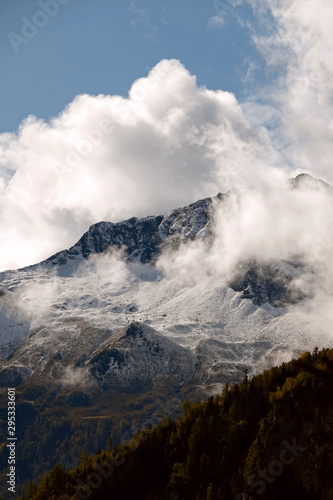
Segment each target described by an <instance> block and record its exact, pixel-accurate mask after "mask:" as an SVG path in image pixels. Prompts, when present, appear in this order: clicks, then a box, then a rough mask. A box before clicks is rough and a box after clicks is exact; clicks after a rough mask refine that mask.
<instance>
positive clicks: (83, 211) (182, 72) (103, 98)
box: [0, 60, 279, 269]
mask: <svg viewBox="0 0 333 500" xmlns="http://www.w3.org/2000/svg"><path fill="white" fill-rule="evenodd" d="M271 152H272V151H271V146H270V142H269V139H268V134H267V132H266V131H265V129H264V128H262V127H261V128H260V127H256V128H254V127H253V126H251V125H250V124H249V122H248V121H247V120H246V119H245V117H244V114H243V112H242V109H241V107H240V106H239V104H238V102H237V100H236V98H235V97H234V95H233V94H231V93H228V92H223V91H220V90H219V91H211V90H207V89H206V88H205V87H198V86H197V84H196V78H195V76H193V75H191V74H190V73H189V72H188V71H187V70H186V68H185V67H184V66H183V65H182V64H181V63H180V62H179V61H177V60H163V61H161V62H160V63H159V64H157V66H155V67H154V68H153V69H152V70H151V71H150V73H149V74H148V75H147V77H145V78H140V79H139V80H137V81H135V82H134V83H133V85H132V87H131V89H130V91H129V95H128V97H127V98H123V97H120V96H107V95H99V96H90V95H79V96H77V97H76V99H75V100H74V101H73V102H72V103H71V104H69V105H68V107H67V108H66V109H65V110H64V111H63V112H62V113H61V114H60V115H59V116H58V117H56V118H55V119H53V120H51V121H50V122H49V123H48V122H45V121H42V120H39V119H37V118H36V117H34V116H30V117H28V118H27V119H26V120H25V121H24V122H23V123H22V124H21V126H20V129H19V131H18V134H2V135H0V168H1V170H0V172H1V178H0V238H1V245H0V263H1V264H0V267H1V269H7V268H15V267H19V266H24V265H27V264H31V263H34V262H38V261H40V260H41V259H43V258H46V257H48V256H49V255H51V254H52V253H54V252H56V251H58V250H60V249H63V248H65V247H67V246H69V245H71V244H73V243H74V242H75V241H76V240H77V239H78V238H79V237H80V236H81V234H82V233H83V232H84V231H85V230H86V229H87V228H88V226H89V225H90V224H91V223H94V222H98V221H100V220H111V221H117V220H120V219H123V218H126V217H130V216H134V215H135V216H142V215H148V214H151V213H155V214H156V213H161V212H163V211H165V210H167V209H171V208H174V207H176V206H179V205H182V204H187V203H190V202H192V201H193V200H195V199H198V198H200V197H203V196H207V195H210V194H216V193H217V191H219V190H223V191H225V190H227V189H229V188H230V187H233V186H234V185H235V184H236V185H248V184H250V185H251V184H252V185H253V184H255V183H256V182H257V181H258V180H259V179H261V178H262V177H263V172H264V171H265V169H267V162H269V158H270V157H271ZM272 171H274V172H276V175H277V176H279V174H278V173H277V171H276V169H274V167H272Z"/></svg>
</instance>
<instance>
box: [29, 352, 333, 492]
mask: <svg viewBox="0 0 333 500" xmlns="http://www.w3.org/2000/svg"><path fill="white" fill-rule="evenodd" d="M332 390H333V350H332V349H324V350H322V351H319V352H318V350H315V351H314V352H313V353H308V352H305V353H304V354H303V355H302V356H301V357H300V358H299V359H297V360H293V361H291V362H289V363H284V364H282V365H281V366H279V367H275V368H271V369H270V370H267V371H265V372H264V373H262V374H260V375H258V376H255V377H253V378H252V379H251V380H249V378H248V377H247V374H246V373H245V375H244V379H243V381H242V382H241V383H240V384H235V385H233V386H231V387H229V386H226V387H225V389H224V391H223V393H222V394H221V395H220V396H216V397H214V398H213V397H212V398H210V399H208V400H207V401H204V402H200V403H195V404H192V405H191V404H189V403H185V404H183V414H182V417H181V418H179V419H178V420H176V421H173V420H172V419H170V418H169V419H165V420H163V421H161V422H160V423H159V424H158V425H157V426H156V427H155V428H146V429H145V430H142V431H141V432H140V433H139V434H137V435H136V436H135V438H134V439H133V440H132V441H131V442H129V443H127V444H122V445H120V446H117V447H113V446H112V443H110V446H109V450H106V451H101V452H99V453H98V454H97V455H96V456H87V454H85V453H82V455H81V465H80V466H79V467H77V468H76V469H73V470H70V471H68V472H66V471H65V470H64V469H63V467H62V466H61V465H57V466H56V467H54V468H53V469H52V470H51V472H50V473H49V474H47V475H45V476H44V477H43V478H42V480H41V482H40V484H39V485H38V486H36V485H34V484H32V483H30V484H29V487H28V488H27V489H26V491H25V492H24V493H23V495H22V496H21V499H27V498H30V499H33V500H49V499H52V500H57V499H83V498H90V499H92V500H93V499H115V500H128V499H130V498H135V499H136V500H141V499H142V500H153V499H156V500H157V499H158V500H160V499H161V500H162V499H175V500H176V499H177V500H229V499H237V500H241V499H243V500H244V499H256V498H261V499H263V500H266V499H267V500H281V499H282V498H283V499H284V500H288V499H290V500H291V499H292V500H295V499H302V500H306V499H312V500H313V499H316V500H321V499H322V500H329V499H332V498H333V476H332V470H333V439H332V438H333V396H332ZM41 460H42V457H41Z"/></svg>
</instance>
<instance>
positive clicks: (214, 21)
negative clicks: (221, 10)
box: [207, 15, 225, 30]
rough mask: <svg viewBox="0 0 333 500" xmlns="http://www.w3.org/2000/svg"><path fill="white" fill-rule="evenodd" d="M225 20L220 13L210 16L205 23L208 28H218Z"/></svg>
mask: <svg viewBox="0 0 333 500" xmlns="http://www.w3.org/2000/svg"><path fill="white" fill-rule="evenodd" d="M224 24H225V20H224V18H223V17H222V16H221V15H217V16H212V17H211V18H210V19H209V20H208V23H207V28H208V29H210V30H216V29H220V28H222V27H223V26H224Z"/></svg>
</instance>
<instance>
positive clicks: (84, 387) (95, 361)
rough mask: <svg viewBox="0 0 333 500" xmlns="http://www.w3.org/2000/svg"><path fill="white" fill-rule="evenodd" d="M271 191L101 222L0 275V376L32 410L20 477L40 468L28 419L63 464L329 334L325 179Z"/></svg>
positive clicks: (324, 342)
mask: <svg viewBox="0 0 333 500" xmlns="http://www.w3.org/2000/svg"><path fill="white" fill-rule="evenodd" d="M278 193H280V194H281V193H283V196H284V202H283V203H281V204H280V198H279V197H278V196H277V194H278ZM269 194H270V195H272V194H274V197H273V196H266V197H263V196H262V193H260V192H258V191H255V190H245V191H229V192H228V193H225V194H219V195H218V196H216V197H214V198H206V199H203V200H200V201H197V202H195V203H193V204H191V205H189V206H185V207H183V208H178V209H175V210H172V211H170V212H168V213H166V214H164V215H160V216H149V217H144V218H131V219H128V220H125V221H122V222H117V223H112V222H100V223H98V224H95V225H93V226H91V227H90V228H89V230H88V231H87V232H86V233H85V234H84V235H83V236H82V237H81V238H80V240H79V241H78V242H77V243H76V244H75V245H74V246H72V247H71V248H70V249H68V250H63V251H61V252H59V253H57V254H55V255H53V256H51V257H50V258H48V259H47V260H45V261H43V262H41V263H40V264H39V265H34V266H30V267H27V268H23V269H20V270H17V271H7V272H3V273H2V274H1V275H0V280H1V295H0V305H1V308H0V313H1V322H0V325H1V326H0V328H1V330H0V333H1V337H0V339H1V357H2V362H1V371H0V386H1V387H2V388H3V390H5V388H6V387H8V386H15V387H17V391H18V394H19V401H20V403H19V405H21V411H22V412H24V414H25V415H26V416H29V418H27V419H26V421H25V423H22V426H23V427H22V432H23V433H24V434H23V435H24V436H25V437H22V440H21V444H20V445H19V446H21V449H20V454H21V455H20V456H21V457H22V464H24V465H23V466H22V472H21V480H22V481H23V480H24V478H26V477H33V476H34V477H37V476H38V474H40V473H42V472H43V470H42V467H41V465H40V464H37V463H36V462H35V461H34V459H33V450H34V449H35V447H36V446H39V448H40V446H41V444H38V442H35V444H33V443H32V444H30V445H28V443H30V442H31V433H32V432H34V429H35V431H36V429H37V427H36V426H39V427H40V429H41V435H43V438H42V442H43V446H44V448H43V449H45V450H46V448H47V449H49V450H54V446H55V443H57V442H58V440H59V439H60V440H62V441H61V442H62V445H61V446H60V441H59V446H58V445H57V446H56V447H57V448H58V451H56V452H55V453H54V452H52V453H51V452H50V451H48V452H46V451H45V453H46V456H47V457H48V461H49V463H50V464H53V463H55V462H56V461H59V459H60V458H61V457H62V459H63V460H65V463H67V464H68V466H72V465H73V464H74V465H75V464H76V463H77V459H78V455H79V452H78V450H79V449H80V443H81V445H82V443H85V447H86V448H87V449H88V451H89V450H91V451H94V449H95V447H96V446H100V447H101V446H105V442H106V441H107V439H108V435H109V434H111V435H112V436H113V439H114V440H115V441H116V442H119V441H121V440H123V439H125V438H127V437H129V436H131V435H132V434H133V433H134V432H135V431H136V430H137V429H139V428H140V427H142V426H144V425H147V424H151V423H154V422H157V421H158V419H159V416H160V415H161V414H163V413H164V414H177V413H178V412H179V411H180V404H181V402H182V401H185V400H190V401H196V400H198V399H201V398H203V397H205V396H207V395H211V394H213V395H215V394H217V393H219V392H220V391H221V390H222V388H223V387H224V385H225V383H226V382H237V381H238V380H240V379H241V378H242V377H243V373H244V372H245V370H246V371H247V373H248V374H250V375H252V374H255V373H258V372H259V371H260V370H262V369H264V368H267V367H270V366H272V365H274V364H276V363H279V362H282V361H288V360H289V359H291V358H292V357H293V356H297V355H300V354H301V353H302V352H303V351H304V349H305V348H306V349H308V350H312V349H314V347H315V346H319V347H324V346H325V347H327V346H331V345H332V334H331V323H330V315H331V310H332V309H331V295H330V293H329V288H328V287H329V285H330V279H331V274H330V268H329V260H328V257H329V255H330V240H329V239H325V238H324V234H325V229H326V225H324V226H322V227H321V226H318V224H317V222H318V220H319V218H317V214H316V213H317V210H321V211H322V210H323V208H324V207H325V208H326V209H327V216H328V218H329V217H330V215H331V214H330V212H329V210H331V208H332V189H331V188H330V187H329V186H327V185H326V184H325V183H323V182H321V181H317V180H315V179H313V178H311V177H309V176H306V177H304V176H298V177H297V178H295V179H291V180H290V182H288V183H287V184H282V185H280V186H277V187H276V189H275V191H274V192H271V193H269ZM289 206H292V207H293V208H299V209H301V208H302V210H303V214H306V216H307V218H306V220H304V221H303V219H300V218H299V217H298V216H297V210H296V211H295V212H289ZM254 207H256V209H254ZM277 207H278V208H279V209H280V210H279V215H280V217H281V218H282V220H280V219H274V221H275V226H274V227H271V225H270V223H271V221H272V218H274V217H277V215H278V214H277V212H276V210H277ZM269 208H270V209H272V211H269V210H268V209H269ZM253 214H255V215H256V217H255V219H256V220H254V218H253ZM283 218H284V219H283ZM264 236H265V238H266V239H265V238H264ZM305 236H306V238H305ZM327 236H328V237H329V235H327ZM302 238H303V239H302ZM319 250H320V251H319ZM73 408H75V415H74V414H72V409H73ZM96 415H98V418H96ZM50 422H53V423H52V425H53V426H54V432H52V433H51V434H50V433H48V431H47V428H48V426H49V425H50ZM56 422H58V423H56ZM73 425H76V426H77V429H78V430H77V431H76V432H75V435H74V437H73V436H72V433H71V432H70V431H68V429H67V428H68V426H69V427H71V426H73ZM58 426H60V428H58ZM87 426H88V427H87ZM96 426H97V427H96ZM65 429H67V430H66V431H65ZM87 429H89V432H88V434H89V435H91V436H96V435H97V436H98V438H97V439H99V440H100V441H99V444H98V441H96V438H94V439H93V440H92V442H90V441H89V439H90V438H88V437H87ZM64 433H65V434H64ZM96 433H97V434H96ZM56 436H58V437H56ZM71 436H72V437H71ZM84 436H86V437H84ZM71 439H72V444H70V443H71V441H70V440H71ZM73 439H74V444H73ZM96 443H97V444H96ZM103 443H104V444H103ZM36 449H37V448H36ZM65 456H66V457H67V458H66V459H65V458H64V457H65Z"/></svg>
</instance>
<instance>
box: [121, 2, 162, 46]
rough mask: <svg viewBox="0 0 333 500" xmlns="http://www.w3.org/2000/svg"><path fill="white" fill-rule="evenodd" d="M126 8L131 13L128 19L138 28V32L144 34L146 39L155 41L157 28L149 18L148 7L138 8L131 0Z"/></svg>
mask: <svg viewBox="0 0 333 500" xmlns="http://www.w3.org/2000/svg"><path fill="white" fill-rule="evenodd" d="M128 10H129V12H130V13H131V14H133V17H132V18H131V21H130V22H131V25H132V26H133V27H134V28H135V29H137V30H138V33H140V35H142V36H144V37H145V38H146V39H147V40H150V41H156V40H157V36H158V29H157V27H156V26H155V25H154V24H152V22H151V20H150V13H149V9H140V7H138V6H137V5H136V3H135V2H134V1H132V2H131V4H130V6H129V8H128Z"/></svg>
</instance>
